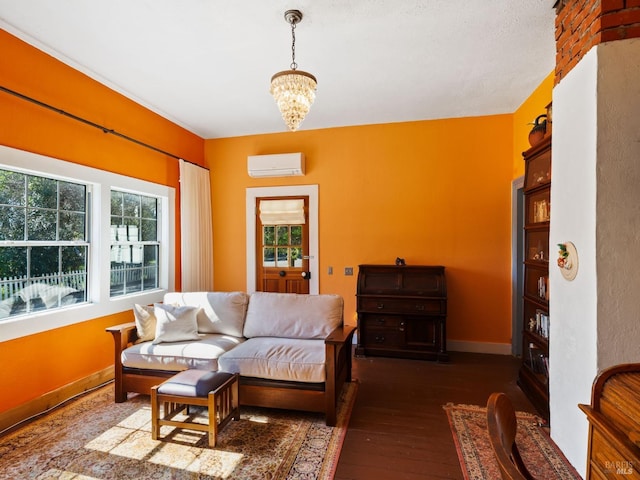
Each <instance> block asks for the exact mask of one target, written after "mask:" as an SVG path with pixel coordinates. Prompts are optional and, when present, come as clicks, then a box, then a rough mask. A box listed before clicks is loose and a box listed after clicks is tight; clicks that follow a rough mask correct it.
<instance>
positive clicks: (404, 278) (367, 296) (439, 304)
mask: <svg viewBox="0 0 640 480" xmlns="http://www.w3.org/2000/svg"><path fill="white" fill-rule="evenodd" d="M356 296H357V313H358V344H357V346H356V355H379V356H390V357H403V358H414V359H425V360H438V361H447V360H448V358H449V357H448V354H447V334H446V333H447V332H446V316H447V285H446V280H445V275H444V267H442V266H404V265H403V266H395V265H360V266H359V269H358V287H357V294H356Z"/></svg>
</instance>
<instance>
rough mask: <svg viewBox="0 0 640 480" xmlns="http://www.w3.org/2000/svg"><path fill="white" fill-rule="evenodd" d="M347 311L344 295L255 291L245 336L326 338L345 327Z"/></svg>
mask: <svg viewBox="0 0 640 480" xmlns="http://www.w3.org/2000/svg"><path fill="white" fill-rule="evenodd" d="M343 309H344V302H343V300H342V297H341V296H340V295H302V294H295V293H266V292H255V293H252V294H251V297H250V299H249V307H248V309H247V318H246V320H245V322H244V336H245V337H247V338H252V337H284V338H300V339H313V338H315V339H324V338H326V337H327V336H328V335H329V334H330V333H331V332H332V331H333V330H335V329H336V328H337V327H339V326H340V325H342V318H343Z"/></svg>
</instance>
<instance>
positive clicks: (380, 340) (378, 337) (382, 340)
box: [376, 335, 384, 343]
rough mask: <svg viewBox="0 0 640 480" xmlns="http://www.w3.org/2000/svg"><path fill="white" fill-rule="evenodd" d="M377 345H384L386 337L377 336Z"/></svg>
mask: <svg viewBox="0 0 640 480" xmlns="http://www.w3.org/2000/svg"><path fill="white" fill-rule="evenodd" d="M376 343H384V335H376Z"/></svg>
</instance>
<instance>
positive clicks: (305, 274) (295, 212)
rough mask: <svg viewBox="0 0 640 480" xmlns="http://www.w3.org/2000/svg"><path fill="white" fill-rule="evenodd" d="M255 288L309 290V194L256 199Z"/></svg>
mask: <svg viewBox="0 0 640 480" xmlns="http://www.w3.org/2000/svg"><path fill="white" fill-rule="evenodd" d="M256 212H257V215H256V242H255V245H256V255H255V258H256V291H262V292H280V293H307V294H308V293H309V279H310V275H311V274H310V272H309V197H308V196H299V197H259V198H257V199H256Z"/></svg>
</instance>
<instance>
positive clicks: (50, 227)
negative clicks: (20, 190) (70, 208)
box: [27, 208, 57, 241]
mask: <svg viewBox="0 0 640 480" xmlns="http://www.w3.org/2000/svg"><path fill="white" fill-rule="evenodd" d="M56 216H57V215H56V211H55V210H40V209H33V208H29V209H27V240H51V241H55V239H56Z"/></svg>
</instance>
